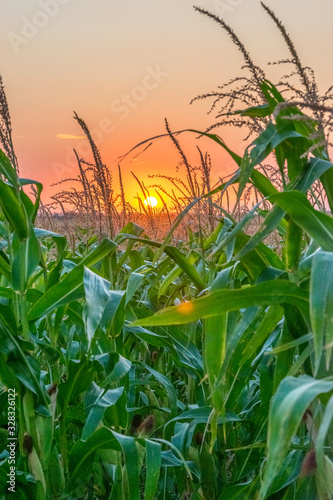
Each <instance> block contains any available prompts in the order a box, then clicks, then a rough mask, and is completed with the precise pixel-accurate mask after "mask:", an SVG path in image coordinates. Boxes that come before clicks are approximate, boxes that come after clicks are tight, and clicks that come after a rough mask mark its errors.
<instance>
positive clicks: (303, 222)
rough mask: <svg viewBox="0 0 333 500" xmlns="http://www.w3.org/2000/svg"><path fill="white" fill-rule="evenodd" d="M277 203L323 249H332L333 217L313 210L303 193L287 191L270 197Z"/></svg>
mask: <svg viewBox="0 0 333 500" xmlns="http://www.w3.org/2000/svg"><path fill="white" fill-rule="evenodd" d="M270 200H271V201H272V202H274V203H277V204H278V205H279V206H280V207H281V208H282V209H283V210H284V211H285V212H287V213H288V214H289V215H290V217H292V218H293V220H294V221H295V222H296V224H298V225H299V226H300V227H301V228H302V229H303V230H304V231H306V232H307V233H308V234H309V235H310V236H311V238H313V239H314V240H315V241H316V242H317V243H318V245H320V246H321V247H322V248H323V250H327V251H333V218H332V217H330V216H329V215H327V214H324V213H322V212H319V211H318V210H315V209H314V208H313V207H312V205H311V203H310V202H309V201H308V199H307V198H306V196H305V195H304V194H303V193H299V192H298V191H288V192H284V193H279V194H276V195H273V196H271V197H270Z"/></svg>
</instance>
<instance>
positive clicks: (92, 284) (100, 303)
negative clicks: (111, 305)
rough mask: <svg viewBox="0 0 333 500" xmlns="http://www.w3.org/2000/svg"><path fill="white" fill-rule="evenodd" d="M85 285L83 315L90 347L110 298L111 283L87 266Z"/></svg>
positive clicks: (84, 276)
mask: <svg viewBox="0 0 333 500" xmlns="http://www.w3.org/2000/svg"><path fill="white" fill-rule="evenodd" d="M83 285H84V293H85V297H86V302H85V305H84V308H83V316H82V317H83V321H84V324H85V329H86V335H87V340H88V349H89V347H90V344H91V341H92V339H93V337H94V334H95V332H96V330H97V328H98V326H99V324H100V322H101V319H102V316H103V313H104V310H105V307H106V304H107V302H108V300H109V290H110V286H111V283H110V282H109V281H107V280H105V279H103V278H101V277H100V276H98V275H97V274H96V273H93V272H92V271H90V270H89V269H88V268H87V267H85V268H84V271H83Z"/></svg>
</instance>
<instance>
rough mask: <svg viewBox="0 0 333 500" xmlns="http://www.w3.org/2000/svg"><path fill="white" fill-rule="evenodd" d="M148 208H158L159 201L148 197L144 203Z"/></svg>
mask: <svg viewBox="0 0 333 500" xmlns="http://www.w3.org/2000/svg"><path fill="white" fill-rule="evenodd" d="M143 203H144V204H145V205H146V207H156V206H157V199H156V198H155V196H148V198H146V199H145V200H144V202H143Z"/></svg>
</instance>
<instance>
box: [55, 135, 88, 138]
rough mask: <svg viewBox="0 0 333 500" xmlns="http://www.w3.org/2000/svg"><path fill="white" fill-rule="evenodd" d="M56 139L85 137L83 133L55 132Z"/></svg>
mask: <svg viewBox="0 0 333 500" xmlns="http://www.w3.org/2000/svg"><path fill="white" fill-rule="evenodd" d="M56 137H57V138H58V139H85V136H84V135H72V134H57V135H56Z"/></svg>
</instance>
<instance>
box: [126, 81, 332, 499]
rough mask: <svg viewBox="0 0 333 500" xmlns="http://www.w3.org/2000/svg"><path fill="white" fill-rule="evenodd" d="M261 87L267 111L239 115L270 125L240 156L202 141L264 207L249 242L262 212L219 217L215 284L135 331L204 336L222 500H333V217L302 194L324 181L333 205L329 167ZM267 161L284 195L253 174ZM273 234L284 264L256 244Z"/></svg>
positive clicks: (318, 147) (308, 123) (307, 126)
mask: <svg viewBox="0 0 333 500" xmlns="http://www.w3.org/2000/svg"><path fill="white" fill-rule="evenodd" d="M261 90H262V92H263V95H264V96H265V99H266V104H265V105H261V106H260V107H258V108H256V107H251V108H249V109H246V110H244V111H243V112H242V114H243V115H245V116H251V117H252V116H254V117H257V116H262V115H263V113H265V115H266V116H267V117H270V120H269V122H268V125H267V127H266V128H265V130H263V132H262V133H261V134H260V135H259V136H258V137H257V138H256V139H255V140H254V142H252V143H251V144H250V146H249V147H247V148H246V150H245V153H244V156H243V157H242V158H241V157H239V156H238V155H236V154H235V153H233V152H232V151H230V150H229V149H228V148H227V146H226V145H225V144H224V142H223V141H222V140H221V139H220V138H219V137H218V136H217V135H213V134H206V135H207V136H208V137H210V138H211V139H213V140H214V141H215V142H218V143H219V144H220V145H221V146H222V147H223V148H225V149H226V150H227V151H228V152H229V153H230V154H231V156H232V158H233V159H234V160H235V161H236V163H237V164H238V167H239V169H238V170H237V172H236V173H235V175H234V176H233V178H232V179H231V181H230V183H233V184H235V183H237V184H238V198H239V197H240V196H241V194H242V192H243V190H244V188H245V186H246V185H247V184H248V183H249V182H250V183H252V184H253V185H254V186H255V187H256V188H257V189H258V190H259V191H260V192H261V193H262V195H263V196H264V197H265V198H266V199H267V200H269V201H270V203H271V205H272V208H271V210H269V211H267V213H266V215H265V218H264V221H263V223H262V226H261V228H260V229H259V230H258V232H257V233H256V234H255V235H254V236H252V237H249V236H247V235H246V234H245V233H244V228H245V227H246V225H247V224H248V223H249V222H250V221H251V218H253V217H254V215H255V214H256V212H257V211H258V209H259V208H260V207H259V206H256V207H254V208H253V210H252V211H251V212H250V213H249V214H248V215H247V216H245V217H244V218H243V219H242V220H241V221H240V222H238V223H237V224H234V223H232V221H230V220H228V219H225V220H224V234H223V236H222V237H221V239H220V241H219V242H218V244H217V245H216V246H215V248H214V249H213V250H212V251H211V253H210V255H209V259H207V261H206V262H207V264H206V265H207V266H209V263H211V262H212V260H213V261H214V260H215V262H216V259H218V261H219V262H221V264H220V266H221V267H220V270H219V272H218V273H217V274H216V276H215V278H214V280H213V281H212V283H211V285H210V286H207V288H206V289H205V291H204V293H203V294H201V296H200V297H198V298H197V299H195V300H193V301H189V302H187V301H186V302H182V303H180V304H179V305H177V306H176V307H175V306H173V307H168V308H163V309H161V310H160V311H158V312H157V313H156V314H155V315H153V316H148V317H146V318H144V319H140V320H139V321H137V322H136V323H134V324H137V325H141V326H143V327H152V326H156V325H158V326H159V327H161V326H165V325H174V324H178V325H182V324H190V325H192V328H193V329H199V331H200V332H201V335H202V336H203V359H204V367H205V377H206V379H207V380H208V384H209V392H210V396H209V399H208V400H209V401H210V412H209V417H207V419H206V428H205V431H207V434H206V439H207V441H206V443H207V445H208V447H209V452H210V456H211V457H214V460H215V464H216V465H217V464H218V463H219V465H220V466H221V462H219V461H216V458H217V456H219V454H220V456H223V455H224V457H225V455H227V454H230V455H229V460H228V467H227V471H226V477H225V478H224V484H222V487H221V485H220V490H218V488H217V490H218V491H220V496H219V498H259V499H261V500H263V499H265V498H284V499H287V498H288V499H289V498H309V499H312V498H320V499H324V498H333V486H332V481H331V478H332V470H333V463H332V451H333V450H332V434H331V428H332V394H333V392H332V391H333V382H332V361H333V358H332V326H331V325H332V307H331V306H332V297H333V295H332V293H333V292H332V290H333V289H332V272H333V271H332V270H333V253H332V251H333V239H332V234H333V231H332V230H333V219H332V216H331V215H328V214H325V213H322V212H320V211H318V210H316V209H315V208H314V207H313V206H312V205H311V203H310V202H309V200H308V198H307V194H309V193H310V190H311V187H312V185H313V184H314V183H315V182H316V181H317V180H318V179H319V180H320V181H321V182H322V185H323V187H324V190H325V193H326V196H327V199H328V203H329V207H327V208H329V209H330V210H332V193H333V179H332V176H333V169H332V164H331V162H330V161H329V160H328V157H327V151H326V148H325V145H324V144H325V141H323V137H322V135H321V134H322V132H321V129H320V126H319V125H318V123H317V122H316V121H315V120H314V119H313V118H310V117H307V116H306V115H304V114H303V113H302V112H301V111H300V110H299V109H297V108H296V107H295V106H293V105H292V106H290V105H289V106H288V103H285V101H284V99H283V97H282V96H281V94H280V93H279V92H278V91H277V89H276V88H275V87H274V86H273V85H272V84H270V83H269V82H268V81H263V82H262V83H261ZM271 154H274V155H275V158H276V161H277V164H278V166H279V169H280V174H281V177H282V179H283V185H284V188H283V190H282V192H278V191H277V189H276V188H275V187H274V185H273V184H272V183H271V182H270V180H269V179H268V178H267V177H265V176H264V175H263V174H262V173H261V172H260V171H259V170H258V168H255V167H257V166H258V165H259V164H260V162H262V161H264V160H265V159H266V158H267V157H268V156H269V155H271ZM230 183H229V184H230ZM226 187H227V185H225V186H221V188H220V189H226ZM258 205H260V203H259V204H258ZM275 229H277V230H278V231H279V232H280V234H281V241H282V245H283V249H282V258H279V257H278V256H277V255H276V254H275V253H274V252H272V251H271V250H270V249H269V247H268V246H267V245H265V244H264V243H263V242H264V240H265V238H266V237H267V236H268V235H269V234H270V233H271V232H272V231H273V230H275ZM199 406H200V405H199ZM230 410H233V411H234V412H235V413H236V414H237V415H238V417H240V418H241V419H242V423H241V424H240V426H239V428H238V432H237V437H235V436H234V435H233V432H234V429H233V430H231V429H230V427H228V425H227V424H226V423H225V422H227V421H228V415H229V413H228V412H230ZM223 422H224V423H223ZM204 436H205V434H204ZM201 449H202V451H203V447H201ZM222 461H223V459H222ZM215 478H217V474H216V475H215ZM209 483H210V485H212V482H211V480H209ZM217 484H218V482H215V485H217ZM215 494H216V490H215ZM210 495H211V496H210V498H213V494H212V493H210ZM206 497H207V498H208V496H206Z"/></svg>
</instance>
